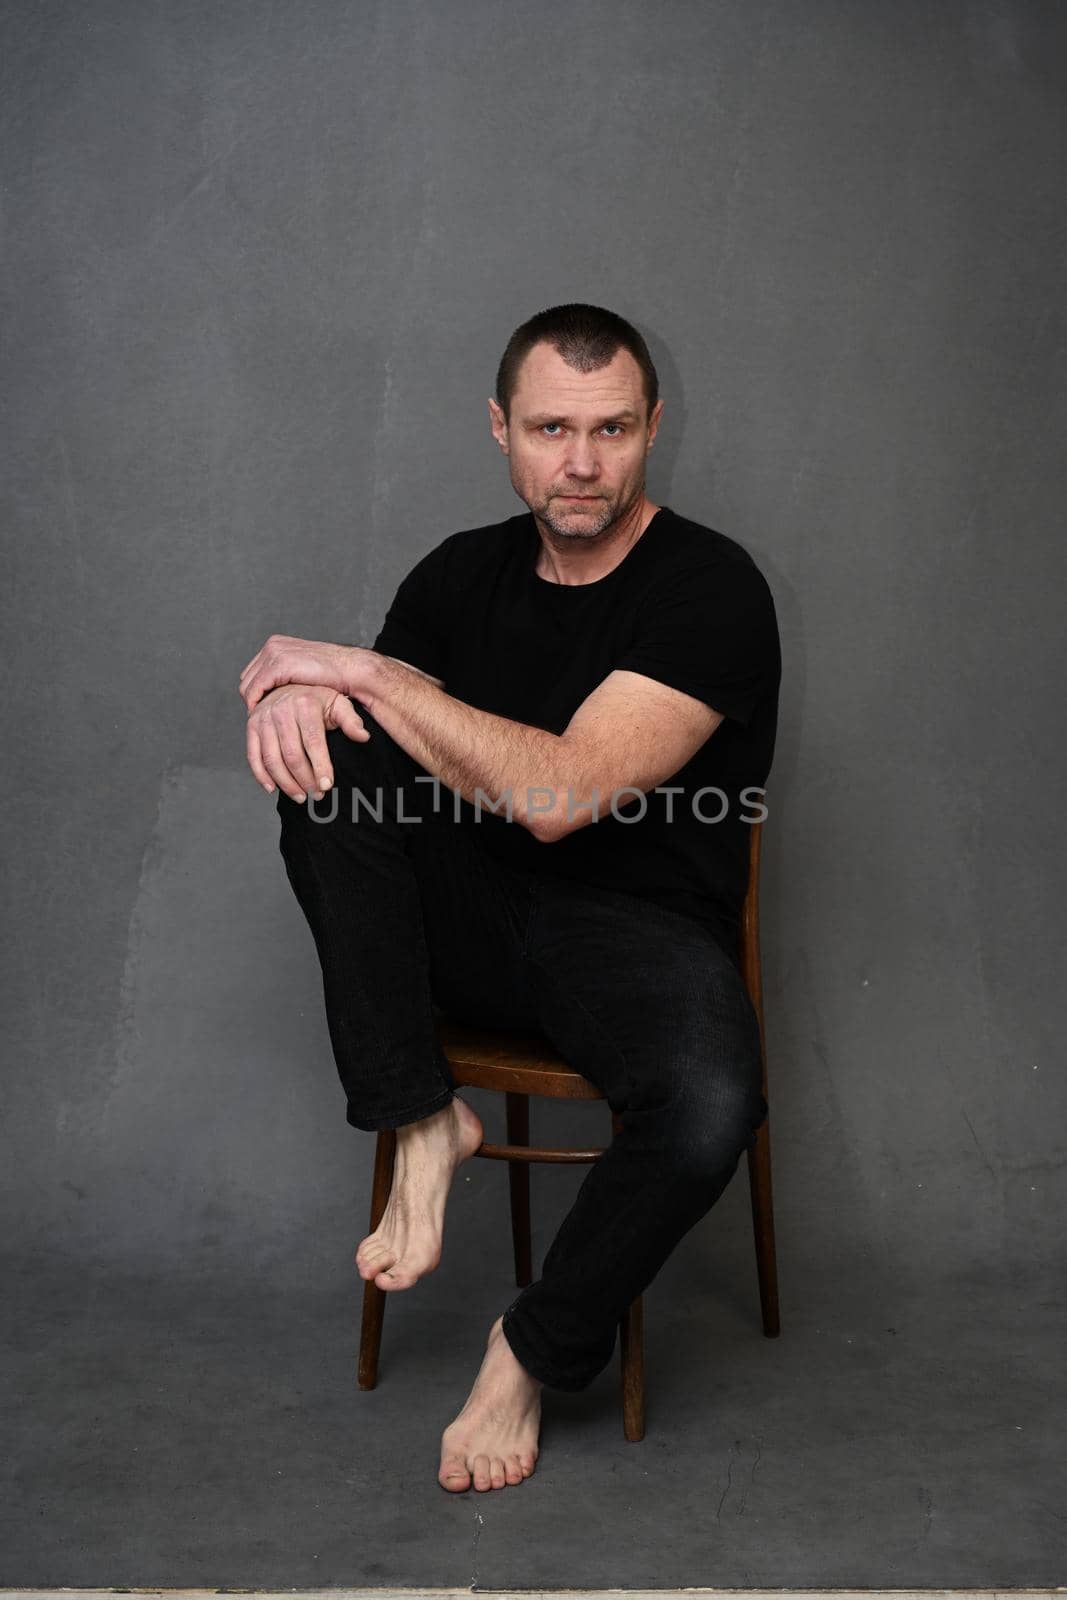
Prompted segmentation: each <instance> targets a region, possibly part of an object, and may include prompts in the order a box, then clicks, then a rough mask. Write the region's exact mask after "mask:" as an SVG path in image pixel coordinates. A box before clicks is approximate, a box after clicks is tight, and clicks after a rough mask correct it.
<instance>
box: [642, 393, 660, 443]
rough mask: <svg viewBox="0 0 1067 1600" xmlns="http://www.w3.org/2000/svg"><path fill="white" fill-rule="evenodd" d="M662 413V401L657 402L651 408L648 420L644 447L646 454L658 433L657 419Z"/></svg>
mask: <svg viewBox="0 0 1067 1600" xmlns="http://www.w3.org/2000/svg"><path fill="white" fill-rule="evenodd" d="M662 411H663V401H662V400H657V401H656V404H655V405H654V406H653V408H652V415H651V416H650V417H649V419H648V443H647V444H646V445H645V451H646V453H647V452H648V451H649V450H651V449H652V441H653V439H654V438H655V437H656V434H657V432H658V431H659V419H660V416H661V414H662Z"/></svg>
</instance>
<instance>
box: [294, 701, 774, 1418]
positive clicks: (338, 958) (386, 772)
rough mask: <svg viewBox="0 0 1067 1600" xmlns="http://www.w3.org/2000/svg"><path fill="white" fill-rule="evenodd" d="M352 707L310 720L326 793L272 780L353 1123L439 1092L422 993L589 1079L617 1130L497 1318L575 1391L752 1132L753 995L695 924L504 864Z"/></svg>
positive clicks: (430, 1102) (555, 1382) (532, 1358)
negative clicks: (360, 728)
mask: <svg viewBox="0 0 1067 1600" xmlns="http://www.w3.org/2000/svg"><path fill="white" fill-rule="evenodd" d="M357 709H358V710H359V712H360V715H361V716H362V718H363V721H364V724H365V726H366V727H367V729H368V730H369V732H370V734H371V738H370V739H369V741H367V742H366V743H362V744H361V743H356V742H354V741H352V740H350V739H348V738H347V737H346V736H345V735H344V734H342V733H340V732H337V731H334V732H331V733H330V734H328V735H327V739H328V743H329V747H330V754H331V756H332V759H333V764H334V780H335V781H334V788H333V790H332V791H331V793H330V794H329V795H327V796H326V797H325V798H324V799H323V800H321V801H310V802H309V803H308V804H307V805H302V804H298V803H297V802H296V801H293V800H290V799H289V797H288V796H287V795H285V794H284V793H283V792H282V791H281V790H279V791H278V796H277V805H278V811H279V814H280V816H281V823H282V829H281V840H280V847H281V853H282V857H283V859H284V861H285V867H286V872H287V874H288V877H289V881H290V883H291V884H292V887H293V890H294V892H295V894H296V897H297V900H298V901H299V903H300V905H301V908H302V909H303V911H304V914H305V916H306V918H307V920H308V923H309V925H310V927H311V931H312V933H313V935H314V938H315V943H316V947H317V950H318V955H319V961H320V964H321V967H322V974H323V986H324V993H325V1001H326V1015H327V1021H328V1024H329V1030H330V1038H331V1042H332V1045H333V1051H334V1057H335V1060H336V1063H337V1067H338V1071H339V1072H340V1076H341V1082H342V1084H343V1086H344V1090H345V1094H346V1096H347V1100H348V1113H347V1114H348V1121H349V1122H350V1123H351V1124H352V1125H353V1126H354V1127H356V1128H362V1129H365V1130H368V1131H373V1130H375V1129H379V1128H395V1127H399V1126H401V1125H403V1124H405V1123H409V1122H414V1121H416V1120H418V1119H420V1118H422V1117H426V1116H429V1115H430V1114H431V1113H432V1112H434V1111H437V1110H439V1109H440V1108H441V1107H442V1106H445V1105H447V1104H448V1102H449V1100H450V1099H451V1098H452V1095H453V1093H454V1090H455V1084H454V1082H453V1079H452V1077H451V1074H450V1072H449V1067H448V1062H447V1060H446V1058H445V1056H444V1053H443V1052H442V1050H441V1048H440V1045H439V1044H438V1042H437V1038H436V1033H435V1027H434V1021H435V1007H436V1008H438V1009H439V1010H440V1011H441V1012H443V1013H445V1014H446V1015H447V1016H448V1017H450V1018H453V1019H454V1020H456V1021H459V1022H470V1023H473V1024H479V1025H481V1026H483V1027H500V1028H514V1029H519V1030H524V1031H538V1032H541V1033H543V1034H544V1035H545V1036H546V1037H547V1038H548V1039H549V1040H550V1041H551V1043H552V1044H553V1045H554V1046H555V1047H556V1049H557V1050H558V1051H559V1052H560V1054H561V1055H562V1056H563V1057H564V1059H565V1060H566V1061H567V1063H568V1065H569V1066H572V1067H574V1068H575V1069H576V1070H577V1071H579V1072H581V1073H583V1074H584V1075H585V1076H586V1077H587V1078H589V1079H590V1080H591V1082H593V1083H594V1084H596V1086H597V1087H598V1088H599V1089H601V1090H602V1091H603V1093H604V1095H605V1097H606V1099H607V1101H608V1104H609V1105H610V1107H611V1109H612V1111H616V1112H618V1113H620V1115H621V1117H622V1129H621V1131H620V1132H619V1133H618V1134H617V1135H616V1136H615V1137H614V1139H613V1140H612V1141H611V1143H610V1145H609V1146H608V1148H607V1150H606V1151H605V1153H604V1154H603V1155H602V1156H601V1157H600V1158H599V1159H598V1160H597V1161H596V1162H595V1163H593V1165H592V1166H591V1167H590V1169H589V1172H588V1174H587V1176H586V1178H585V1181H584V1182H583V1184H582V1185H581V1188H580V1190H579V1192H578V1194H577V1196H576V1198H575V1201H574V1205H573V1206H572V1208H571V1210H570V1211H569V1212H568V1214H567V1216H566V1217H565V1218H564V1221H563V1223H562V1225H561V1227H560V1229H559V1232H558V1234H557V1235H556V1238H555V1240H554V1241H553V1243H552V1246H551V1248H550V1249H549V1251H548V1253H547V1255H546V1257H545V1262H544V1267H543V1270H542V1274H541V1277H540V1279H539V1280H537V1281H536V1282H534V1283H532V1284H530V1285H528V1286H527V1287H526V1288H525V1289H523V1290H522V1292H521V1293H520V1294H519V1295H518V1297H517V1298H516V1299H515V1300H513V1301H512V1303H511V1305H510V1306H508V1308H507V1310H506V1312H505V1313H504V1319H503V1331H504V1334H505V1336H506V1337H507V1339H508V1342H509V1344H510V1345H511V1347H512V1350H513V1351H514V1353H515V1355H516V1356H517V1358H518V1360H519V1361H520V1362H521V1364H522V1365H523V1366H524V1367H525V1368H526V1369H527V1371H528V1372H530V1373H532V1374H533V1376H534V1377H535V1378H538V1379H540V1380H541V1382H543V1383H545V1384H547V1385H549V1386H550V1387H552V1388H556V1389H567V1390H577V1389H583V1388H585V1387H586V1386H587V1385H588V1384H589V1383H590V1382H591V1381H592V1380H593V1378H594V1377H596V1375H597V1374H598V1373H599V1372H600V1371H601V1370H602V1369H603V1368H604V1367H605V1366H606V1365H607V1363H608V1362H609V1361H610V1360H611V1357H612V1353H613V1350H614V1348H615V1338H616V1333H617V1329H618V1324H619V1322H620V1320H621V1318H622V1316H623V1315H624V1313H625V1311H626V1308H627V1307H628V1306H629V1305H630V1303H631V1302H632V1301H633V1300H634V1299H636V1297H637V1296H638V1295H639V1294H641V1293H642V1291H643V1290H644V1289H645V1288H647V1286H648V1285H649V1284H650V1283H651V1282H652V1279H653V1278H654V1277H655V1275H656V1273H657V1272H658V1271H659V1269H660V1267H661V1266H662V1265H663V1263H664V1261H665V1260H666V1259H667V1257H668V1256H669V1255H670V1253H671V1251H672V1250H673V1249H674V1247H675V1245H676V1244H677V1243H678V1241H679V1240H680V1239H681V1238H682V1237H683V1235H684V1234H686V1233H687V1232H688V1231H689V1229H690V1228H692V1227H693V1226H694V1224H695V1223H696V1222H698V1221H699V1220H700V1218H701V1217H703V1216H704V1215H705V1214H706V1213H707V1212H708V1210H709V1209H710V1208H711V1206H712V1205H714V1203H715V1201H716V1200H717V1199H718V1198H719V1195H720V1194H721V1193H722V1191H723V1190H724V1189H725V1187H726V1185H727V1183H728V1182H729V1180H730V1178H731V1177H732V1176H733V1174H734V1172H735V1170H736V1168H737V1164H738V1161H739V1158H740V1156H741V1153H742V1151H743V1150H745V1149H746V1148H747V1147H749V1146H751V1145H752V1144H753V1143H754V1142H755V1137H756V1131H757V1129H758V1128H759V1126H760V1124H761V1123H762V1121H763V1119H764V1117H765V1116H766V1114H767V1103H766V1101H765V1100H764V1098H763V1095H762V1093H761V1071H760V1051H759V1028H758V1023H757V1021H756V1016H755V1012H754V1011H753V1009H752V1006H751V1003H750V1001H749V999H748V995H747V993H746V992H745V988H744V984H743V982H742V979H741V975H740V971H739V969H738V967H737V965H736V964H735V963H734V962H733V961H731V959H730V957H729V956H728V955H727V954H726V953H725V952H724V951H723V950H722V949H721V947H720V946H719V944H718V943H717V942H716V940H715V939H714V937H713V936H712V935H711V934H710V933H709V932H707V931H706V930H705V929H704V928H703V927H702V926H701V925H700V924H698V923H696V922H695V921H693V920H692V919H691V918H689V917H685V916H682V915H680V914H678V913H675V912H672V911H667V910H665V909H663V908H661V907H659V906H656V905H654V904H650V903H649V902H648V901H645V900H639V899H637V898H636V897H634V896H633V895H628V894H625V893H623V892H615V891H608V890H604V889H599V888H592V887H589V886H586V885H580V884H575V883H571V882H566V881H563V880H560V879H555V880H553V879H552V878H550V877H542V876H540V875H538V874H535V873H531V872H526V871H522V870H517V869H514V868H512V867H511V866H508V865H505V864H504V863H502V862H500V861H499V860H498V859H496V858H495V857H494V856H492V855H491V854H490V853H489V851H488V850H486V849H485V848H483V845H482V844H481V842H480V838H479V826H485V820H484V819H483V820H482V822H481V824H479V823H477V822H475V821H474V820H473V818H474V810H473V807H472V806H470V805H468V804H467V802H465V801H464V802H462V803H459V809H460V820H459V821H457V820H455V807H456V805H457V803H458V802H457V799H456V796H455V795H454V792H453V791H452V790H451V789H450V788H448V787H447V786H446V785H444V784H440V785H438V784H437V781H436V780H435V779H433V778H432V777H431V775H430V774H429V773H427V772H426V770H425V769H424V768H422V767H420V766H419V765H418V764H417V763H416V762H415V761H414V760H413V759H412V758H411V757H410V756H409V755H408V754H407V753H406V752H405V751H404V750H403V749H402V748H401V747H400V745H398V744H397V743H396V741H395V740H394V739H392V738H391V737H390V736H389V734H387V733H386V732H385V730H384V729H383V728H382V727H381V726H380V725H379V724H378V723H377V722H376V721H375V719H374V717H373V716H372V715H371V714H370V713H369V712H367V711H366V710H365V709H364V708H363V707H362V706H357ZM416 778H421V779H422V780H423V781H422V782H420V783H417V784H416V783H415V781H414V780H415V779H416ZM354 816H355V818H356V820H353V817H354ZM379 819H380V820H379ZM510 825H511V826H513V827H518V826H519V824H518V823H512V824H510ZM591 826H594V827H595V826H597V824H596V823H593V824H591ZM552 848H553V847H552V845H545V846H544V849H545V850H546V851H548V850H551V849H552Z"/></svg>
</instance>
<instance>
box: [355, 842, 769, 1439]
mask: <svg viewBox="0 0 1067 1600" xmlns="http://www.w3.org/2000/svg"><path fill="white" fill-rule="evenodd" d="M762 830H763V824H762V823H761V822H759V823H752V824H750V838H749V879H748V892H747V894H746V896H745V903H744V908H743V911H742V916H741V937H740V955H741V972H742V976H743V978H744V982H745V988H746V989H747V991H748V996H749V999H750V1000H751V1002H752V1006H753V1009H754V1010H755V1013H756V1016H757V1018H758V1019H759V1032H760V1055H761V1058H762V1062H763V1094H764V1096H765V1097H766V1095H767V1053H766V1045H765V1037H764V1029H763V988H762V974H761V964H760V944H759V861H760V842H761V836H762ZM437 1033H438V1038H439V1039H440V1041H441V1044H442V1047H443V1049H444V1052H445V1055H446V1057H447V1058H448V1062H449V1066H450V1068H451V1071H452V1075H453V1077H454V1079H455V1081H456V1084H457V1086H459V1087H462V1086H466V1087H470V1088H476V1089H496V1090H499V1091H500V1092H501V1093H503V1095H504V1099H505V1107H506V1118H507V1137H508V1142H507V1144H490V1143H488V1142H485V1143H483V1144H482V1145H480V1146H479V1148H478V1150H477V1151H476V1152H475V1154H476V1155H479V1156H485V1157H487V1158H488V1159H490V1160H493V1161H506V1162H507V1163H508V1178H509V1183H510V1188H511V1237H512V1244H513V1247H514V1254H515V1282H516V1283H517V1285H518V1286H519V1288H520V1289H521V1288H524V1287H525V1286H526V1284H528V1283H530V1282H531V1281H532V1278H533V1272H532V1264H531V1259H530V1165H529V1164H530V1162H531V1161H544V1162H575V1161H577V1162H592V1161H596V1160H597V1159H598V1158H599V1157H600V1156H601V1155H603V1153H604V1152H603V1148H602V1147H601V1148H597V1149H591V1150H577V1149H543V1148H539V1147H537V1146H532V1145H531V1144H530V1101H529V1097H530V1095H532V1094H538V1095H547V1096H548V1097H549V1098H550V1099H553V1100H602V1099H603V1098H604V1096H603V1095H602V1094H601V1092H600V1090H599V1089H597V1088H596V1087H595V1085H593V1084H592V1083H590V1082H589V1080H588V1079H587V1078H584V1077H582V1075H581V1073H578V1072H575V1071H574V1070H573V1069H572V1068H571V1067H568V1065H567V1063H566V1062H565V1061H564V1060H563V1059H562V1058H561V1057H560V1056H559V1055H557V1054H556V1052H555V1051H554V1050H553V1049H552V1047H551V1045H550V1044H549V1043H548V1041H547V1040H546V1039H545V1038H543V1037H542V1036H541V1035H537V1034H535V1035H521V1034H517V1033H502V1032H485V1031H482V1030H481V1029H477V1028H470V1027H467V1026H464V1025H461V1024H459V1023H455V1022H451V1021H449V1020H448V1019H446V1018H443V1017H442V1018H439V1019H438V1022H437ZM611 1122H612V1133H613V1134H615V1133H618V1132H619V1129H620V1126H621V1119H620V1118H619V1117H618V1116H617V1115H616V1114H614V1113H613V1114H612V1119H611ZM395 1152H396V1132H395V1130H394V1129H391V1128H383V1129H382V1130H381V1131H380V1132H379V1133H378V1135H377V1144H376V1148H375V1154H374V1177H373V1182H372V1188H371V1208H370V1231H371V1232H372V1233H373V1231H374V1229H375V1228H376V1227H377V1226H378V1224H379V1222H380V1221H381V1218H382V1213H383V1212H384V1210H385V1206H386V1202H387V1200H388V1199H389V1192H390V1189H391V1188H392V1182H393V1161H394V1156H395ZM748 1179H749V1190H750V1194H751V1200H752V1223H753V1228H754V1231H755V1236H756V1270H757V1274H758V1278H759V1293H760V1305H761V1309H762V1313H763V1332H764V1334H765V1335H766V1336H767V1337H768V1338H770V1339H773V1338H774V1337H776V1335H777V1334H778V1333H779V1331H780V1323H779V1318H778V1273H777V1265H776V1260H775V1249H774V1212H773V1205H772V1196H771V1146H770V1129H769V1118H768V1119H765V1120H764V1122H763V1124H762V1126H761V1127H760V1130H759V1132H758V1134H757V1135H756V1142H755V1144H754V1145H753V1146H752V1148H751V1149H750V1150H749V1151H748ZM386 1297H387V1291H386V1290H384V1289H379V1288H378V1286H377V1284H376V1283H374V1282H373V1280H369V1281H367V1282H365V1283H364V1286H363V1325H362V1330H361V1336H360V1346H359V1367H358V1380H359V1387H360V1388H361V1389H373V1388H374V1386H375V1384H376V1382H377V1380H378V1354H379V1351H380V1349H381V1338H382V1318H383V1316H384V1313H385V1301H386ZM619 1333H620V1349H621V1355H622V1409H623V1431H624V1433H625V1435H626V1438H627V1439H630V1440H634V1441H636V1440H639V1439H643V1438H644V1434H645V1363H644V1341H643V1336H642V1305H641V1298H640V1296H639V1297H638V1298H637V1299H636V1300H635V1301H634V1303H633V1304H632V1305H631V1306H630V1308H629V1309H628V1311H627V1313H626V1315H625V1317H624V1318H623V1319H622V1322H621V1323H620V1325H619Z"/></svg>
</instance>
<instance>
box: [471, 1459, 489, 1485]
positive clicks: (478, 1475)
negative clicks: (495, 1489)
mask: <svg viewBox="0 0 1067 1600" xmlns="http://www.w3.org/2000/svg"><path fill="white" fill-rule="evenodd" d="M473 1466H474V1487H475V1488H476V1489H490V1488H492V1479H491V1477H490V1476H489V1457H488V1456H475V1458H474V1462H473Z"/></svg>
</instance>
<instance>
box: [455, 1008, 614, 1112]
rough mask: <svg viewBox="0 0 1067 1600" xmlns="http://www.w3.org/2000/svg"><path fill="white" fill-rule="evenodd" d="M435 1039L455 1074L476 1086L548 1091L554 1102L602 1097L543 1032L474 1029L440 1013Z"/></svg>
mask: <svg viewBox="0 0 1067 1600" xmlns="http://www.w3.org/2000/svg"><path fill="white" fill-rule="evenodd" d="M436 1026H437V1038H438V1040H439V1042H440V1045H441V1048H442V1050H443V1051H444V1053H445V1055H446V1057H447V1058H448V1064H449V1066H450V1068H451V1069H452V1076H453V1077H454V1078H455V1080H456V1082H457V1083H459V1084H466V1085H468V1086H469V1087H470V1088H472V1089H497V1090H504V1091H505V1092H508V1091H510V1092H512V1093H517V1094H527V1095H529V1094H540V1095H548V1096H549V1097H550V1098H552V1099H556V1100H603V1098H604V1096H603V1094H602V1092H601V1091H600V1090H599V1089H598V1088H597V1087H596V1085H595V1084H593V1083H590V1082H589V1079H588V1078H583V1077H582V1074H581V1073H580V1072H575V1071H574V1069H573V1067H568V1065H567V1063H566V1062H565V1061H564V1059H563V1057H562V1056H561V1055H559V1054H558V1053H557V1052H556V1051H555V1050H554V1049H553V1048H552V1046H551V1045H550V1044H549V1042H548V1040H547V1039H546V1038H544V1036H543V1035H542V1034H538V1033H511V1032H508V1031H505V1030H504V1029H499V1030H496V1029H491V1028H472V1027H468V1026H467V1025H466V1024H465V1023H461V1022H453V1021H452V1020H451V1018H447V1017H438V1018H437V1021H436Z"/></svg>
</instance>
